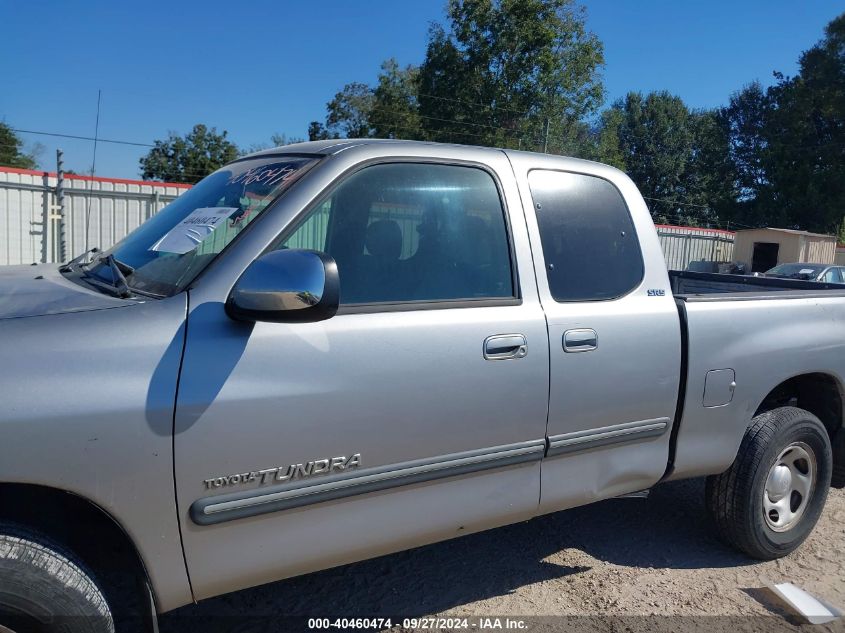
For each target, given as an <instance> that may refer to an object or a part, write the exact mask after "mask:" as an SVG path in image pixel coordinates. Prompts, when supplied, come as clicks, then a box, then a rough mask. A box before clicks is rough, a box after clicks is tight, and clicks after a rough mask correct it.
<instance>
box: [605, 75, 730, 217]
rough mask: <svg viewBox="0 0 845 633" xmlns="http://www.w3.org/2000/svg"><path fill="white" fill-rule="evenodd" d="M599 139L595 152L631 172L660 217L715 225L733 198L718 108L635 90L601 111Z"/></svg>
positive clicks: (724, 136)
mask: <svg viewBox="0 0 845 633" xmlns="http://www.w3.org/2000/svg"><path fill="white" fill-rule="evenodd" d="M594 138H595V143H596V148H595V150H594V157H595V158H597V159H598V160H601V161H603V162H608V163H610V164H612V165H615V166H617V167H619V168H621V169H625V170H626V171H627V172H628V175H630V176H631V178H632V179H633V180H634V182H635V183H636V184H637V186H638V187H639V189H640V191H641V192H642V194H643V196H645V197H646V202H647V203H648V205H649V207H650V208H651V211H652V215H653V217H654V218H655V220H656V221H659V222H666V223H673V224H677V223H685V224H692V225H705V224H710V223H712V222H714V221H715V220H716V210H717V207H718V206H720V205H721V204H725V202H726V201H729V200H732V198H733V190H732V189H731V186H732V182H731V179H730V177H729V176H727V174H728V173H729V171H730V164H729V162H728V161H727V159H726V155H727V148H728V136H727V134H726V132H725V130H724V128H723V126H722V125H721V123H720V120H719V118H718V115H717V113H715V112H707V111H701V112H699V111H691V110H690V109H689V108H688V107H687V106H686V105H685V104H684V102H683V101H682V100H681V99H680V97H677V96H673V95H671V94H669V93H668V92H665V91H664V92H652V93H650V94H648V95H645V96H644V95H642V94H641V93H638V92H632V93H629V94H628V95H627V97H625V99H623V100H619V101H617V102H616V103H614V104H613V105H612V106H611V107H610V108H609V109H608V110H606V111H605V112H604V113H602V118H601V121H600V124H599V127H598V130H597V131H596V133H595V135H594Z"/></svg>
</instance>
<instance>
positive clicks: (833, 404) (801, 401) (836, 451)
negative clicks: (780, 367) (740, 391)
mask: <svg viewBox="0 0 845 633" xmlns="http://www.w3.org/2000/svg"><path fill="white" fill-rule="evenodd" d="M781 406H795V407H799V408H801V409H804V410H806V411H809V412H810V413H812V414H813V415H815V416H816V417H817V418H819V420H821V421H822V424H824V427H825V428H826V429H827V432H828V435H829V436H830V443H831V445H832V446H833V462H834V475H833V485H834V486H835V487H837V488H842V487H843V486H845V387H843V384H842V382H841V381H840V380H839V379H838V378H837V377H836V376H834V375H832V374H829V373H826V372H812V373H804V374H797V375H795V376H792V377H791V378H788V379H786V380H784V381H782V382H781V383H780V384H778V385H777V386H776V387H774V388H773V389H772V390H771V391H769V393H768V394H766V396H765V398H763V400H762V401H761V402H760V404H759V405H758V406H757V409H756V411H755V412H754V416H755V417H756V416H757V415H759V414H761V413H764V412H766V411H770V410H772V409H775V408H777V407H781Z"/></svg>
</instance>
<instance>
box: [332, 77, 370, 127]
mask: <svg viewBox="0 0 845 633" xmlns="http://www.w3.org/2000/svg"><path fill="white" fill-rule="evenodd" d="M374 102H375V96H374V95H373V89H372V88H370V87H369V86H368V85H367V84H362V83H360V82H357V81H356V82H352V83H350V84H346V85H345V86H344V87H343V89H342V90H341V91H340V92H338V93H337V94H336V95H335V96H334V99H332V100H331V101H329V103H328V105H327V106H326V109H327V110H328V114H327V116H326V130H327V131H328V133H329V134H330V135H333V136H334V137H335V138H337V137H339V136H342V137H345V138H366V137H368V136H372V124H371V123H370V116H371V114H372V109H373V105H374Z"/></svg>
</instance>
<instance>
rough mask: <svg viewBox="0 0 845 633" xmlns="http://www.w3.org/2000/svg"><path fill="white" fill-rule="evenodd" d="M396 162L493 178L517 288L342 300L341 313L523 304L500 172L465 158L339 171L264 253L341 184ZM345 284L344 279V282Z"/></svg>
mask: <svg viewBox="0 0 845 633" xmlns="http://www.w3.org/2000/svg"><path fill="white" fill-rule="evenodd" d="M394 164H418V165H443V166H449V167H466V168H471V169H480V170H481V171H483V172H485V173H486V174H487V175H488V176H490V177H491V179H492V180H493V184H494V185H495V187H496V193H497V194H498V196H499V204H500V205H501V210H502V214H503V215H504V221H505V233H506V237H507V240H506V242H507V245H508V258H509V261H510V268H511V284H512V288H513V295H512V296H510V297H478V298H473V297H469V298H464V299H421V300H416V301H382V302H374V303H345V304H344V303H341V304H340V307H339V309H338V311H337V314H338V315H344V314H372V313H379V312H410V311H413V310H446V309H454V308H458V309H462V308H480V307H493V306H516V305H522V288H521V286H520V283H519V269H518V264H517V260H516V248H515V246H514V243H513V230H512V227H511V216H510V209H509V207H508V204H507V201H506V199H505V195H504V188H503V187H502V183H501V180H500V179H499V175H498V174H497V173H496V172H495V170H493V169H492V168H491V167H489V166H487V165H485V164H483V163H479V162H476V161H469V160H462V159H457V158H455V159H447V158H436V157H434V158H433V157H424V156H379V157H377V158H371V159H368V160H365V161H362V162H360V163H357V164H356V165H353V166H352V167H350V168H349V169H346V170H345V171H343V172H341V173H340V174H338V176H337V177H335V178H334V179H333V180H332V181H331V182H330V183H329V184H328V185H327V186H326V187H325V188H324V189H323V191H321V192H320V193H319V194H318V195H317V197H315V198H314V199H313V200H312V201H311V202H309V203H308V204H307V205H305V207H304V208H303V209H302V210H301V211H300V212H299V213H297V214H296V215H295V216H294V217H293V219H292V220H291V221H290V223H289V224H288V226H286V227H285V228H284V229H282V231H281V232H279V234H278V235H277V236H276V238H275V239H274V240H273V241H272V242H271V244H270V246H268V247H267V248H266V249H264V251H263V252H262V253H261V254H262V255H263V254H265V253H269V252H271V251H273V250H276V249H277V248H278V245H279V244H280V243H281V242H283V241H284V240H286V239H288V238H289V237H290V236H291V235H293V233H295V232H296V231H297V230H298V229H299V228H300V227H301V226H302V224H303V223H304V222H305V221H307V216H308V215H309V214H310V213H311V212H312V211H315V210H316V209H317V207H319V206H320V205H321V204H323V203H324V202H325V201H326V200H327V199H329V198H330V197H331V196H332V195H333V193H334V192H335V191H336V189H337V187H338V186H339V185H341V184H342V183H343V182H345V181H346V180H347V179H349V178H351V177H352V176H354V175H355V174H357V173H359V172H361V171H363V170H365V169H368V168H370V167H376V166H379V165H394ZM341 283H342V282H341Z"/></svg>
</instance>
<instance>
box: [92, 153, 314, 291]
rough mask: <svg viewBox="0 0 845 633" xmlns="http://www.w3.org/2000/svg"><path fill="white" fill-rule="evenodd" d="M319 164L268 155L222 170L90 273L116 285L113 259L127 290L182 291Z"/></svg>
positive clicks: (115, 249) (131, 236)
mask: <svg viewBox="0 0 845 633" xmlns="http://www.w3.org/2000/svg"><path fill="white" fill-rule="evenodd" d="M317 160H318V159H316V158H313V157H303V156H268V157H266V158H256V159H252V160H244V161H239V162H236V163H232V164H230V165H227V166H226V167H223V168H221V169H218V170H217V171H216V172H214V173H213V174H211V175H210V176H208V177H206V178H204V179H203V180H201V181H200V182H199V183H197V184H196V185H195V186H194V187H192V188H191V189H189V190H188V191H187V192H186V193H184V194H182V195H181V196H179V197H178V198H176V200H174V201H173V202H172V203H170V204H169V205H167V206H166V207H164V208H163V209H162V210H161V211H160V212H159V213H157V214H156V215H154V216H153V217H152V218H150V219H149V220H148V221H147V222H145V223H144V224H142V225H141V226H139V227H138V228H137V229H135V230H134V231H132V233H130V234H129V235H127V236H126V237H125V238H124V239H123V240H122V241H120V242H118V243H117V244H116V245H115V246H113V247H112V248H111V249H109V250H107V251H105V253H103V255H102V257H100V258H99V259H97V260H96V262H95V264H94V266H93V267H92V268H91V269H90V270H89V271H87V272H88V274H90V275H93V276H94V277H96V278H97V279H98V280H100V281H105V282H107V283H112V282H113V281H114V276H113V275H114V273H113V269H112V267H111V266H109V265H108V264H107V263H106V262H105V258H106V256H108V255H114V258H115V259H116V260H117V261H118V262H120V265H121V266H125V270H127V271H129V270H131V272H129V274H127V275H126V281H127V284H128V286H129V287H130V288H131V289H133V290H138V291H141V292H144V293H151V294H155V295H171V294H175V293H177V292H179V291H180V290H182V289H183V288H184V287H185V286H186V285H187V284H188V283H190V282H191V280H192V279H193V278H194V277H196V276H197V274H198V273H199V272H200V271H201V270H202V269H203V268H205V267H206V266H208V264H209V263H211V261H212V260H213V259H214V258H215V257H216V256H217V255H218V254H219V253H220V251H222V250H223V249H224V248H225V247H226V246H227V245H228V244H230V243H231V242H232V240H234V239H235V238H236V237H237V236H238V234H239V233H240V232H241V231H242V230H243V229H244V228H245V227H246V226H247V225H248V224H250V223H251V222H253V221H254V220H255V218H257V217H258V216H259V215H261V213H262V212H263V211H264V209H266V208H267V206H269V205H270V203H271V202H273V201H274V200H275V199H276V198H277V197H278V196H279V195H280V194H281V193H282V192H283V191H284V190H285V189H286V188H288V187H289V186H290V185H291V184H292V183H293V182H294V181H295V180H297V179H298V178H299V177H300V176H301V175H302V174H303V173H305V170H306V168H307V167H310V166H311V165H313V164H314V163H316V162H317Z"/></svg>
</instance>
